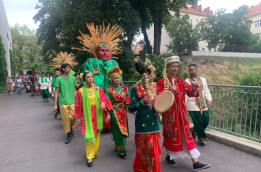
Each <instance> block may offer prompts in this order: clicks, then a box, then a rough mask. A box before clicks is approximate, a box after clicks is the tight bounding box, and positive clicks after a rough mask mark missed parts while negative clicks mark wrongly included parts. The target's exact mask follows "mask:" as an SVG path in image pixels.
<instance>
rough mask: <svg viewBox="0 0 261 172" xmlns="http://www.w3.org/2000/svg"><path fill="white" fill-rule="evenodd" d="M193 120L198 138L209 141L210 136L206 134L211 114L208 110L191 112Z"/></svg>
mask: <svg viewBox="0 0 261 172" xmlns="http://www.w3.org/2000/svg"><path fill="white" fill-rule="evenodd" d="M189 114H190V116H191V119H192V121H193V123H194V127H193V130H194V131H195V132H196V133H197V136H198V138H200V139H201V140H208V136H207V135H206V133H205V128H207V126H208V123H209V113H208V110H206V111H203V112H202V114H201V113H200V111H189Z"/></svg>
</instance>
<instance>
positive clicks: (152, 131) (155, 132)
mask: <svg viewBox="0 0 261 172" xmlns="http://www.w3.org/2000/svg"><path fill="white" fill-rule="evenodd" d="M159 132H160V130H159V131H152V132H142V133H138V132H135V134H150V133H159Z"/></svg>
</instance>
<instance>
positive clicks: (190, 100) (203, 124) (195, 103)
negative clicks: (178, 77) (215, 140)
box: [186, 64, 212, 147]
mask: <svg viewBox="0 0 261 172" xmlns="http://www.w3.org/2000/svg"><path fill="white" fill-rule="evenodd" d="M188 71H189V78H188V79H186V82H187V83H189V84H192V83H193V82H198V83H199V84H200V86H199V88H198V91H199V97H186V107H187V110H188V111H189V114H190V116H191V118H192V121H193V123H194V127H193V130H192V131H193V133H194V134H197V136H198V144H199V146H201V147H206V145H205V144H204V142H203V140H208V137H207V135H206V133H205V128H207V126H208V123H209V112H208V107H207V104H206V100H207V102H208V105H209V106H211V105H212V98H211V94H210V91H209V89H208V84H207V80H206V79H205V78H203V77H199V76H198V66H197V65H196V64H190V65H189V66H188Z"/></svg>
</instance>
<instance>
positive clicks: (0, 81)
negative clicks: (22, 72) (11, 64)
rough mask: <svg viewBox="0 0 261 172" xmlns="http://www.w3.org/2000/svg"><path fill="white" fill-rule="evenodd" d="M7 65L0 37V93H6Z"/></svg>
mask: <svg viewBox="0 0 261 172" xmlns="http://www.w3.org/2000/svg"><path fill="white" fill-rule="evenodd" d="M6 67H7V63H6V59H5V48H4V44H3V41H2V37H1V36H0V69H1V70H0V93H2V92H5V91H6V80H7V69H6Z"/></svg>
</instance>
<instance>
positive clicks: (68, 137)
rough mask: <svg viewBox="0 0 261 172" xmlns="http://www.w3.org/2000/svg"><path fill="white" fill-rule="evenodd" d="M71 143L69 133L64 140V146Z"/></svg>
mask: <svg viewBox="0 0 261 172" xmlns="http://www.w3.org/2000/svg"><path fill="white" fill-rule="evenodd" d="M70 142H71V133H70V132H69V133H67V138H66V139H65V144H69V143H70Z"/></svg>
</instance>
